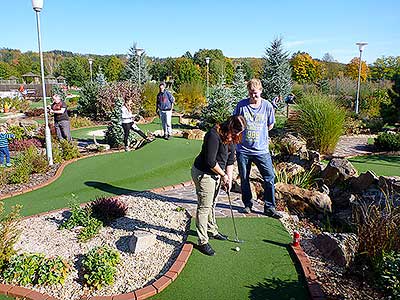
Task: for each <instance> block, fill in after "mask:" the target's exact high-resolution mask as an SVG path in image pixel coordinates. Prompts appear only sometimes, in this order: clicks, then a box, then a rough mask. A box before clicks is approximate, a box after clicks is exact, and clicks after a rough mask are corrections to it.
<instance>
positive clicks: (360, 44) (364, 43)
mask: <svg viewBox="0 0 400 300" xmlns="http://www.w3.org/2000/svg"><path fill="white" fill-rule="evenodd" d="M356 45H357V46H358V49H359V50H360V61H359V64H358V81H357V95H356V114H358V99H359V97H360V79H361V55H362V52H363V50H364V48H365V46H367V45H368V43H366V42H359V43H356Z"/></svg>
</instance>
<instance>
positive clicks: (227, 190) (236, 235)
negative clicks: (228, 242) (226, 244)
mask: <svg viewBox="0 0 400 300" xmlns="http://www.w3.org/2000/svg"><path fill="white" fill-rule="evenodd" d="M226 194H227V195H228V201H229V208H230V209H231V216H232V222H233V229H234V230H235V239H234V240H233V241H232V242H235V243H243V241H242V240H239V238H238V234H237V230H236V223H235V217H234V216H233V210H232V202H231V194H230V192H229V189H226Z"/></svg>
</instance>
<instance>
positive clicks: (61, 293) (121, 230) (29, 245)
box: [15, 193, 189, 300]
mask: <svg viewBox="0 0 400 300" xmlns="http://www.w3.org/2000/svg"><path fill="white" fill-rule="evenodd" d="M157 198H158V199H157ZM120 199H121V200H122V201H125V202H126V203H127V204H128V212H127V215H126V216H125V217H123V218H119V219H117V220H116V221H114V222H113V223H112V224H111V226H109V227H104V228H102V229H101V231H100V233H99V235H98V236H96V237H95V238H93V239H92V240H90V241H88V242H87V243H80V242H79V241H78V240H77V232H74V231H69V230H58V226H59V224H60V222H62V221H63V220H65V217H64V216H65V212H58V213H52V214H49V215H45V216H40V217H34V218H30V219H27V220H23V221H21V227H22V230H23V231H22V234H21V238H20V241H19V242H18V243H17V244H16V245H15V248H16V249H18V252H20V253H21V252H30V253H33V252H40V253H44V254H45V255H46V256H57V255H59V256H62V257H63V258H66V259H68V260H69V261H71V262H72V264H73V265H74V268H73V271H72V273H71V274H70V275H69V276H68V278H67V280H66V281H65V283H64V285H63V286H61V285H58V286H48V287H39V288H37V287H35V288H34V289H35V290H37V291H39V292H42V293H47V294H49V295H51V296H53V297H56V298H58V299H65V300H67V299H68V300H73V299H79V297H80V296H82V295H84V294H85V295H87V296H109V295H115V294H121V293H128V292H132V291H133V290H135V289H137V288H140V287H143V286H144V285H146V284H147V283H149V282H152V281H153V280H154V279H155V278H156V277H158V276H160V274H163V273H165V272H166V271H167V270H168V269H169V267H170V266H171V265H172V263H173V261H174V259H175V258H176V256H177V255H178V253H179V250H180V248H181V246H182V243H183V241H184V237H185V235H186V230H187V225H188V222H189V217H188V215H187V214H186V213H185V212H177V211H176V207H177V206H176V205H174V204H172V203H169V202H165V201H162V200H160V197H159V196H157V195H154V194H152V193H144V194H141V195H140V197H137V196H121V197H120ZM63 215H64V216H63ZM134 230H147V231H149V232H151V233H153V234H155V235H156V237H157V241H156V244H155V245H154V246H152V247H151V248H149V249H147V250H146V251H144V252H142V253H139V254H133V253H130V252H129V251H128V240H129V237H130V236H131V235H132V233H133V231H134ZM98 245H109V246H111V247H113V248H116V249H117V250H118V251H119V252H120V255H121V263H120V264H119V265H118V270H117V274H116V277H115V278H116V279H115V283H114V285H113V286H109V287H105V288H103V289H101V290H99V291H89V290H88V289H87V288H86V287H83V285H82V274H79V276H78V273H79V270H80V264H81V260H82V255H84V254H86V253H87V252H88V251H89V250H90V249H92V248H94V247H95V246H98Z"/></svg>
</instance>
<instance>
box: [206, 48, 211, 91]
mask: <svg viewBox="0 0 400 300" xmlns="http://www.w3.org/2000/svg"><path fill="white" fill-rule="evenodd" d="M209 64H210V58H209V57H208V56H207V57H206V65H207V93H206V95H207V97H206V98H207V99H208V65H209Z"/></svg>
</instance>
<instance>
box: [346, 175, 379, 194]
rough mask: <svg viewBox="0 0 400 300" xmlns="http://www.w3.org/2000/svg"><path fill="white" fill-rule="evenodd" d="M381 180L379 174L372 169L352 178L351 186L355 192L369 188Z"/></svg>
mask: <svg viewBox="0 0 400 300" xmlns="http://www.w3.org/2000/svg"><path fill="white" fill-rule="evenodd" d="M378 182H379V178H378V176H376V175H375V174H374V172H372V171H367V172H365V173H361V174H360V175H359V176H358V177H352V178H351V179H350V186H351V188H352V189H353V190H354V191H355V192H361V191H363V190H366V189H368V188H369V187H370V186H371V185H377V184H378Z"/></svg>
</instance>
